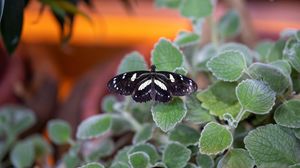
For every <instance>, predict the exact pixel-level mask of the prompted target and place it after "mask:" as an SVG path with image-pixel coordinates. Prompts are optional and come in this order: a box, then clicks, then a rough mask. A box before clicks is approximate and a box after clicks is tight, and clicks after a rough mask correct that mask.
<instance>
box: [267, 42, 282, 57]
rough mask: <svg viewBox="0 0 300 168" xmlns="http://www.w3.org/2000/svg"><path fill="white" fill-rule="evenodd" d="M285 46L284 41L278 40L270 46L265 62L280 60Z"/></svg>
mask: <svg viewBox="0 0 300 168" xmlns="http://www.w3.org/2000/svg"><path fill="white" fill-rule="evenodd" d="M284 45H285V40H284V39H279V40H278V41H276V42H275V44H274V45H272V47H271V49H270V50H269V51H268V54H267V60H266V61H267V62H273V61H277V60H280V59H282V57H283V52H282V51H283V49H284Z"/></svg>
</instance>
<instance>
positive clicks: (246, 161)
mask: <svg viewBox="0 0 300 168" xmlns="http://www.w3.org/2000/svg"><path fill="white" fill-rule="evenodd" d="M254 164H255V163H254V161H253V160H252V159H251V157H250V155H249V153H248V152H247V151H246V150H245V149H239V148H236V149H232V150H229V151H228V152H227V153H226V155H225V156H224V157H223V158H222V159H221V160H220V161H219V163H218V168H241V167H242V168H253V167H254Z"/></svg>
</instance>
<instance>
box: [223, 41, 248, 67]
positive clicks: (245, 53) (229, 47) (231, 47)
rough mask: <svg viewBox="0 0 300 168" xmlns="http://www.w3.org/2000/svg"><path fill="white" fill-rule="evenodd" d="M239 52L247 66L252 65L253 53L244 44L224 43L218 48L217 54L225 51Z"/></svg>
mask: <svg viewBox="0 0 300 168" xmlns="http://www.w3.org/2000/svg"><path fill="white" fill-rule="evenodd" d="M228 50H229V51H230V50H231V51H239V52H241V53H242V55H243V56H244V57H245V60H246V62H247V65H250V64H252V62H253V57H254V56H253V52H252V51H251V50H250V49H249V48H248V47H247V46H246V45H244V44H241V43H234V42H230V43H225V44H223V45H221V46H220V47H219V48H218V53H223V52H225V51H228Z"/></svg>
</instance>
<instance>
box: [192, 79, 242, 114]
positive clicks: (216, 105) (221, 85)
mask: <svg viewBox="0 0 300 168" xmlns="http://www.w3.org/2000/svg"><path fill="white" fill-rule="evenodd" d="M236 86H237V84H236V83H235V82H233V83H229V82H222V81H219V82H216V83H215V84H213V85H212V86H209V87H208V89H206V90H204V91H203V92H200V93H199V94H197V98H198V99H199V100H200V101H202V107H204V108H206V109H208V110H209V112H210V114H212V115H215V116H218V117H220V118H223V115H224V114H225V113H230V114H231V115H232V116H234V117H235V116H236V115H237V114H238V113H239V111H240V109H241V105H240V104H239V102H238V99H237V97H236V95H235V88H236Z"/></svg>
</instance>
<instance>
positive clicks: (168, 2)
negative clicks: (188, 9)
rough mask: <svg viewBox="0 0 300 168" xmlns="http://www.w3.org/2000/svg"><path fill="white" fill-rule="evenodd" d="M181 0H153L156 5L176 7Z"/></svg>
mask: <svg viewBox="0 0 300 168" xmlns="http://www.w3.org/2000/svg"><path fill="white" fill-rule="evenodd" d="M180 2H181V0H155V5H156V6H157V7H167V8H171V9H173V8H178V7H179V5H180Z"/></svg>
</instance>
